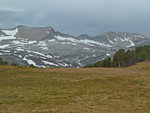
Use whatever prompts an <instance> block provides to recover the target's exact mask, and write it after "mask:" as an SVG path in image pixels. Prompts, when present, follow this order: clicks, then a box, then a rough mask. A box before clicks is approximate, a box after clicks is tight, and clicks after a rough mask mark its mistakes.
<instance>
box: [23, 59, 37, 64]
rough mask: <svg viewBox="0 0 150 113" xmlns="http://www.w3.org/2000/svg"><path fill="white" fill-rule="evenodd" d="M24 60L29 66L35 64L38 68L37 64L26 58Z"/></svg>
mask: <svg viewBox="0 0 150 113" xmlns="http://www.w3.org/2000/svg"><path fill="white" fill-rule="evenodd" d="M23 60H25V61H27V62H28V64H29V65H31V64H33V65H34V66H37V65H36V63H35V62H33V61H32V60H30V59H27V58H26V57H24V58H23Z"/></svg>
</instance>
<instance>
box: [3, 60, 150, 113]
mask: <svg viewBox="0 0 150 113" xmlns="http://www.w3.org/2000/svg"><path fill="white" fill-rule="evenodd" d="M149 69H150V63H149V62H144V63H139V64H137V65H135V66H131V67H128V68H120V69H118V68H109V69H108V68H92V69H91V68H90V69H89V68H79V69H77V68H47V69H37V68H26V67H22V68H21V67H9V66H5V67H4V66H0V92H1V93H0V112H1V113H12V111H13V113H18V112H19V113H29V112H30V113H71V112H72V113H149V111H150V101H149V100H150V70H149Z"/></svg>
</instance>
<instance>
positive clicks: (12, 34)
mask: <svg viewBox="0 0 150 113" xmlns="http://www.w3.org/2000/svg"><path fill="white" fill-rule="evenodd" d="M2 32H4V33H5V34H6V35H8V36H3V35H2V36H0V41H2V40H12V39H16V37H15V35H16V33H17V32H18V29H17V28H16V29H14V30H2Z"/></svg>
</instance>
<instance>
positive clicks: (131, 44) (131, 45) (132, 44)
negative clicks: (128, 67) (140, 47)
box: [126, 40, 135, 47]
mask: <svg viewBox="0 0 150 113" xmlns="http://www.w3.org/2000/svg"><path fill="white" fill-rule="evenodd" d="M129 42H130V46H126V47H133V46H135V44H134V43H133V41H132V40H129Z"/></svg>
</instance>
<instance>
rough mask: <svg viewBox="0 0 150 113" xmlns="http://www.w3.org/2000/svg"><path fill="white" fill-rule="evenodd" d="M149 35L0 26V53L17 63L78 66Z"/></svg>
mask: <svg viewBox="0 0 150 113" xmlns="http://www.w3.org/2000/svg"><path fill="white" fill-rule="evenodd" d="M149 44H150V39H149V38H147V37H145V36H143V35H140V34H136V33H127V32H107V33H104V34H102V35H97V36H95V37H90V36H88V35H86V34H82V35H80V36H78V37H74V36H71V35H68V34H64V33H60V32H56V31H55V30H54V29H53V28H52V27H27V26H22V25H20V26H17V27H15V28H13V29H0V57H2V58H3V59H4V60H6V61H8V62H16V63H18V64H19V65H26V66H29V65H30V64H33V65H35V66H37V67H81V66H85V65H87V64H91V63H94V62H96V61H98V60H101V59H103V58H105V57H107V56H111V57H112V56H113V55H114V53H115V52H116V51H117V50H118V49H120V48H123V49H130V48H134V47H136V46H141V45H149Z"/></svg>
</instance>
